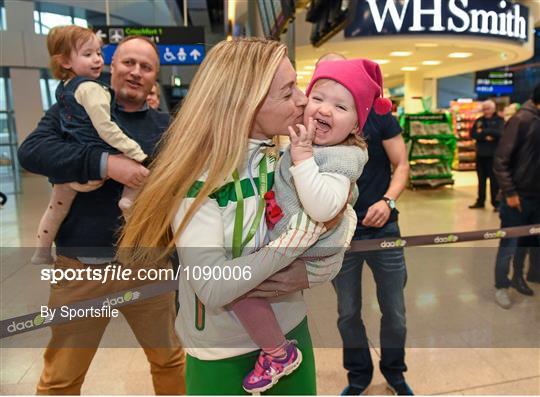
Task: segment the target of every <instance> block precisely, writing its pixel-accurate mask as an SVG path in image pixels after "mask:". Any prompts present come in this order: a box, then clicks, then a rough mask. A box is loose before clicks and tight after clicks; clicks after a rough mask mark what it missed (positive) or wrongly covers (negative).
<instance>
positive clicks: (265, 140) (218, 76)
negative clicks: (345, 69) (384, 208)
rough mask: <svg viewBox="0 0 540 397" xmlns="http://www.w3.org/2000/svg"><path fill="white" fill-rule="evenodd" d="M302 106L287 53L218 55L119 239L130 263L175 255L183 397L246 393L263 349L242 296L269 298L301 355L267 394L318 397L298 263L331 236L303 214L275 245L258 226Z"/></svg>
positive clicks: (249, 46)
mask: <svg viewBox="0 0 540 397" xmlns="http://www.w3.org/2000/svg"><path fill="white" fill-rule="evenodd" d="M306 103H307V100H306V97H305V96H304V94H303V93H302V92H301V91H300V90H299V89H298V88H297V86H296V73H295V71H294V69H293V67H292V65H291V63H290V61H289V59H288V58H287V53H286V47H285V46H284V45H283V44H280V43H279V42H275V41H268V40H262V39H239V40H233V41H228V42H227V41H223V42H220V43H218V44H217V45H216V46H215V47H214V48H213V49H212V50H211V51H210V52H209V53H208V54H207V56H206V58H205V60H204V61H203V63H202V65H201V67H200V68H199V70H198V72H197V75H196V76H195V79H194V80H193V82H192V84H191V88H190V91H189V93H188V95H187V97H186V99H185V101H184V103H183V105H182V108H181V109H180V111H179V113H178V115H177V116H176V117H175V120H174V121H173V123H172V125H171V126H170V128H169V130H168V131H167V133H166V134H165V136H164V139H163V141H162V143H161V146H160V151H159V155H158V156H157V158H156V160H155V162H154V163H153V164H152V166H151V174H150V177H149V178H148V182H147V184H146V186H145V187H144V188H143V190H142V191H141V193H140V195H139V197H138V198H137V200H136V201H135V203H134V205H133V207H132V212H131V213H130V215H129V217H128V219H127V224H126V226H125V228H124V230H123V231H122V237H121V241H120V248H122V249H123V250H122V252H123V253H124V258H123V259H124V261H127V262H132V263H133V262H136V263H141V262H142V263H147V264H151V263H153V262H155V261H160V260H166V258H168V256H169V255H170V253H171V250H173V249H174V247H175V246H176V248H177V250H178V253H179V257H180V261H181V270H180V273H179V284H180V285H179V302H180V311H179V315H178V319H177V329H178V331H179V334H180V336H181V339H182V343H183V346H184V347H185V349H186V351H187V353H188V358H187V367H186V368H187V369H186V386H187V392H188V394H244V393H245V392H244V390H243V389H242V379H243V377H244V376H245V375H246V373H247V372H248V371H249V370H250V369H251V368H253V364H254V363H255V361H256V360H257V357H258V355H259V352H258V350H259V348H258V346H257V344H256V343H255V342H254V341H252V340H251V338H250V336H249V335H248V333H247V332H246V331H245V329H244V328H243V325H242V324H241V321H239V319H238V317H237V316H236V315H235V314H234V312H233V311H232V309H231V306H233V305H231V304H233V303H234V302H235V301H236V300H238V298H240V297H244V296H248V297H265V298H270V299H269V300H270V302H271V304H272V310H273V312H274V314H275V317H276V319H277V322H278V323H279V326H280V327H281V329H282V330H283V332H284V333H285V334H286V337H287V339H288V340H295V342H296V344H297V345H298V347H299V348H300V349H301V351H302V353H303V361H302V363H301V365H300V366H299V368H298V369H297V370H296V371H295V372H294V373H292V374H291V375H289V376H287V377H285V378H282V379H281V380H280V382H279V384H277V385H276V386H274V387H273V388H272V389H271V390H270V392H271V393H273V394H316V387H315V366H314V358H313V347H312V344H311V338H310V335H309V329H308V327H307V318H306V315H307V312H306V306H305V303H304V300H303V297H302V294H301V290H302V289H305V288H308V287H310V286H312V285H308V281H307V280H308V279H307V272H306V268H305V264H304V262H303V261H301V260H297V258H298V257H299V256H300V255H301V254H302V253H303V252H304V251H305V250H306V249H307V248H308V247H310V246H311V245H313V244H314V243H315V242H316V241H317V239H318V238H319V237H320V236H321V234H322V233H324V232H325V230H326V228H325V227H324V225H322V224H317V223H314V222H312V221H311V220H310V219H309V218H308V217H307V216H306V215H305V214H303V213H300V214H298V215H297V216H296V217H293V219H292V220H291V222H290V223H289V226H288V230H287V231H286V232H284V233H283V234H282V235H281V236H280V237H279V238H277V239H276V240H274V241H271V242H269V241H268V237H267V225H266V222H264V220H263V219H264V217H263V214H264V208H265V200H264V195H265V193H266V192H267V191H268V190H269V189H271V187H272V183H273V174H274V169H275V165H276V151H275V147H274V146H273V145H272V138H274V137H276V136H277V135H288V131H287V128H288V127H289V126H295V125H296V124H298V123H301V121H302V117H303V111H304V107H305V105H306ZM171 227H172V228H171ZM342 259H343V253H340V254H337V255H334V256H332V257H329V258H325V259H323V260H320V261H319V263H318V266H320V267H327V268H328V272H327V273H328V274H329V275H331V274H333V273H335V271H336V268H339V266H341V261H342ZM324 281H328V280H324V279H321V280H320V282H324ZM262 369H263V370H264V371H275V370H276V368H273V367H272V368H270V367H266V368H262Z"/></svg>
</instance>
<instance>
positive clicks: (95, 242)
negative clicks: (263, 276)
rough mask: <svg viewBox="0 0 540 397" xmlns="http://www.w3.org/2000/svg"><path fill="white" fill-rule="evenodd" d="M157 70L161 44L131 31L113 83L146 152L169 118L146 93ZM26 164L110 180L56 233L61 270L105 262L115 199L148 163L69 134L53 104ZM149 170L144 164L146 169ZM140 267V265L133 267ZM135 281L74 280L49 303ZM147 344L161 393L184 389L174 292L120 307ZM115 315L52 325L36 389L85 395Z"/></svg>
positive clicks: (53, 175)
mask: <svg viewBox="0 0 540 397" xmlns="http://www.w3.org/2000/svg"><path fill="white" fill-rule="evenodd" d="M158 69H159V54H158V51H157V48H156V46H155V44H154V43H153V42H152V41H151V40H149V39H148V38H145V37H138V36H132V37H129V38H127V39H125V40H124V41H123V42H121V43H120V44H119V45H118V47H117V49H116V51H115V53H114V57H113V60H112V64H111V74H112V80H111V86H112V89H113V90H114V93H115V94H116V103H117V108H116V114H117V117H118V119H119V121H120V122H121V123H122V125H124V126H125V127H126V128H127V129H128V130H129V131H130V133H131V134H132V136H133V139H135V140H136V141H137V142H138V143H139V144H140V145H141V147H142V148H143V150H144V151H145V152H146V153H152V152H153V150H154V147H155V145H156V143H157V141H158V140H159V138H160V136H161V134H162V132H163V131H164V130H165V128H167V125H168V121H169V120H168V116H167V115H165V114H162V113H158V112H156V111H155V110H153V109H149V108H148V106H147V105H146V97H147V95H148V93H149V92H150V89H151V87H152V85H153V84H154V82H155V80H156V76H157V72H158ZM18 154H19V160H20V162H21V165H22V166H23V167H24V168H26V169H27V170H29V171H31V172H35V173H39V174H42V175H46V176H47V177H49V179H51V180H52V181H55V182H60V183H63V182H66V183H67V182H78V183H86V182H88V181H90V180H97V179H105V178H107V177H108V178H109V179H107V181H105V183H104V184H103V186H102V187H101V188H99V189H97V190H94V191H91V192H88V193H81V194H78V195H77V196H76V198H75V201H74V202H73V205H72V207H71V209H70V211H69V213H68V215H67V217H66V219H65V220H64V222H63V223H62V225H61V227H60V230H59V231H58V235H57V238H56V241H55V243H56V249H57V254H58V258H57V261H56V263H55V268H58V269H63V270H65V269H75V270H77V269H84V268H87V267H105V266H106V265H107V264H109V263H111V261H112V260H113V258H114V255H115V252H114V248H113V245H114V242H115V241H116V237H115V233H116V232H117V230H118V228H119V226H120V219H121V212H120V209H119V208H118V205H117V201H118V198H119V197H120V194H121V192H122V185H128V186H130V187H133V188H138V187H141V186H142V184H143V183H144V178H141V177H140V175H141V171H145V170H146V169H145V168H144V167H143V166H142V165H141V164H139V163H137V162H135V161H133V160H131V159H129V158H127V157H125V156H124V155H122V154H117V155H109V154H108V153H107V152H106V151H103V149H101V148H96V147H95V146H92V145H82V144H80V143H77V142H72V141H69V140H66V139H65V136H64V135H63V134H62V129H61V126H60V115H59V105H54V106H52V107H51V108H50V109H49V110H48V111H47V113H46V114H45V116H44V117H43V119H42V120H41V121H40V123H39V125H38V127H37V129H36V130H35V131H34V132H32V133H31V134H30V135H29V136H28V137H27V138H26V139H25V141H24V142H23V143H22V144H21V146H20V148H19V152H18ZM147 172H148V171H147V170H146V173H147ZM134 271H135V270H134ZM134 286H137V284H134V282H132V281H128V282H116V281H115V282H107V283H105V284H101V282H100V281H87V280H83V281H69V282H64V283H59V285H57V286H53V287H51V292H50V297H49V307H57V306H62V305H69V304H70V303H73V302H76V301H80V300H85V299H91V298H97V297H101V296H104V295H108V294H110V293H112V292H114V291H121V290H125V289H129V288H133V287H134ZM119 310H120V311H121V312H122V314H123V315H124V316H125V317H126V319H127V321H128V323H129V325H130V327H131V329H132V331H133V333H134V334H135V336H136V338H137V340H138V341H139V343H140V344H141V346H142V347H143V349H144V352H145V354H146V356H147V358H148V361H149V363H150V370H151V374H152V380H153V384H154V390H155V392H156V394H183V393H184V392H185V383H184V352H183V350H182V347H181V345H180V341H179V339H178V337H177V335H176V333H175V330H174V318H175V303H174V293H173V292H170V293H167V294H163V295H159V296H156V297H154V298H150V299H146V300H142V301H140V302H136V301H134V303H132V304H130V305H127V306H123V307H121V308H119ZM109 320H110V319H109V318H89V319H81V320H80V321H75V322H70V323H67V324H62V325H53V326H51V331H52V336H51V340H50V342H49V344H48V346H47V349H46V350H45V354H44V368H43V372H42V373H41V377H40V380H39V384H38V386H37V393H38V394H80V392H81V386H82V384H83V382H84V378H85V375H86V372H87V371H88V368H89V366H90V364H91V362H92V359H93V357H94V354H95V353H96V350H97V348H98V346H99V343H100V340H101V337H102V335H103V333H104V331H105V328H106V327H107V324H108V322H109Z"/></svg>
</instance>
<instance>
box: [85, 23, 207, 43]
mask: <svg viewBox="0 0 540 397" xmlns="http://www.w3.org/2000/svg"><path fill="white" fill-rule="evenodd" d="M93 29H94V31H95V32H96V34H98V35H99V36H100V37H101V39H102V40H103V44H116V43H118V42H119V41H121V40H122V39H123V38H124V37H128V36H145V37H148V38H150V39H152V40H153V41H154V42H155V43H156V44H203V43H204V28H203V27H200V26H187V27H173V26H110V25H109V26H104V25H101V26H94V27H93Z"/></svg>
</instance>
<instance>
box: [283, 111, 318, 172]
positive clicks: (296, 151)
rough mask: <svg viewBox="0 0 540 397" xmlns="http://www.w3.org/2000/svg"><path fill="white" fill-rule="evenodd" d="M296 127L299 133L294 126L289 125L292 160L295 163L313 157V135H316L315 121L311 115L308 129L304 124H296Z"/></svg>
mask: <svg viewBox="0 0 540 397" xmlns="http://www.w3.org/2000/svg"><path fill="white" fill-rule="evenodd" d="M296 127H297V128H298V134H297V133H296V132H295V131H294V128H292V127H290V126H289V127H288V128H289V134H290V138H291V160H292V162H293V164H294V165H298V164H300V163H301V162H302V161H304V160H308V159H310V158H311V157H313V137H314V136H315V123H314V121H313V118H311V117H310V118H309V122H308V125H307V129H306V127H304V126H303V125H302V124H296Z"/></svg>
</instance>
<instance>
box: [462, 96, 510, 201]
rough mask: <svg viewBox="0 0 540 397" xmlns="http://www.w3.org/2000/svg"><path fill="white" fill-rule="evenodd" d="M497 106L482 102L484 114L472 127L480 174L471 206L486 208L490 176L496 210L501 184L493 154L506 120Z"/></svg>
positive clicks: (491, 102)
mask: <svg viewBox="0 0 540 397" xmlns="http://www.w3.org/2000/svg"><path fill="white" fill-rule="evenodd" d="M496 110H497V107H496V105H495V102H493V101H485V102H484V103H482V112H484V115H483V116H482V117H480V118H478V119H477V120H476V121H475V122H474V124H473V126H472V129H471V138H473V139H476V172H477V174H478V197H477V199H476V203H474V204H473V205H470V206H469V208H484V202H485V201H486V182H487V179H488V178H489V188H490V192H491V204H492V205H493V207H494V209H495V211H496V210H497V208H498V207H499V203H498V202H497V194H498V193H499V186H498V184H497V179H496V178H495V176H494V175H493V156H494V155H495V149H496V148H497V143H499V138H500V137H501V133H502V130H503V126H504V120H503V118H502V117H499V115H497V113H496Z"/></svg>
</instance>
